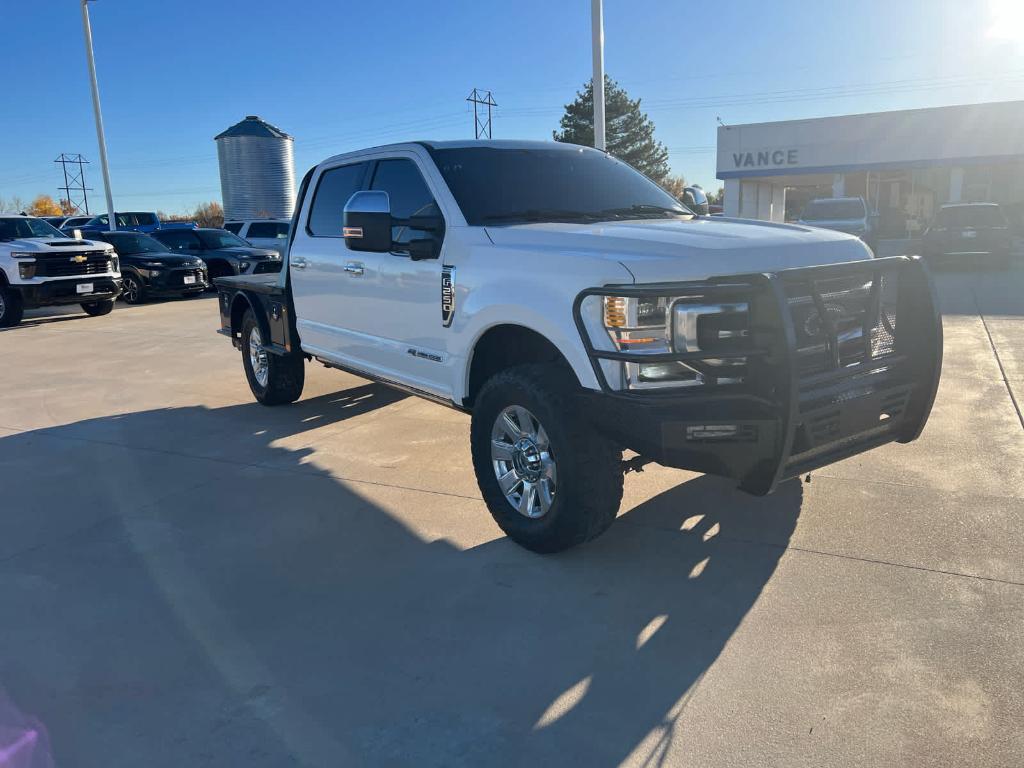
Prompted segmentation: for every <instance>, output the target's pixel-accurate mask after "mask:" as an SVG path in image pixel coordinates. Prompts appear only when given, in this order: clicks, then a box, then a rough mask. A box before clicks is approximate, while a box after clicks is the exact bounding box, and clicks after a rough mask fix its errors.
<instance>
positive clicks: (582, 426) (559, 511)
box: [470, 365, 622, 553]
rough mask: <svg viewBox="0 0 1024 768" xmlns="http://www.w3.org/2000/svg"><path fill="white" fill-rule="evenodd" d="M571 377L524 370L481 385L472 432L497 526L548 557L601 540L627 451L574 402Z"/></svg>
mask: <svg viewBox="0 0 1024 768" xmlns="http://www.w3.org/2000/svg"><path fill="white" fill-rule="evenodd" d="M577 388H578V384H577V383H576V382H575V380H574V379H573V377H572V374H571V372H569V371H567V370H565V369H564V368H563V367H561V366H555V365H523V366H517V367H515V368H510V369H508V370H505V371H503V372H501V373H499V374H497V375H495V376H494V377H492V378H491V379H490V380H488V381H487V383H486V384H484V386H483V388H482V389H481V390H480V394H479V395H478V396H477V398H476V403H475V405H474V408H473V420H472V425H471V427H470V443H471V448H472V453H473V468H474V470H475V471H476V477H477V483H478V484H479V486H480V492H481V494H483V498H484V502H485V503H486V504H487V508H488V510H489V511H490V513H491V515H492V516H493V517H494V520H495V522H497V524H498V526H499V527H500V528H501V529H502V530H503V531H504V532H505V533H506V534H507V535H508V536H509V538H511V539H512V540H513V541H515V542H516V543H517V544H519V545H520V546H523V547H525V548H526V549H529V550H531V551H533V552H540V553H549V552H561V551H562V550H565V549H569V548H570V547H574V546H576V545H577V544H582V543H583V542H585V541H589V540H590V539H593V538H596V537H597V536H599V535H601V534H602V533H604V531H605V530H607V529H608V527H609V526H610V525H611V524H612V522H614V520H615V515H616V513H617V512H618V509H619V504H620V502H621V501H622V466H621V462H622V451H621V449H620V448H619V447H618V446H617V445H615V444H614V443H613V442H612V441H610V440H609V439H607V438H606V437H604V436H603V435H601V434H600V433H599V432H598V431H597V430H596V429H595V428H594V427H593V424H592V422H591V421H590V420H589V419H588V418H587V417H586V415H585V414H584V413H583V410H582V408H581V407H580V404H579V403H578V401H577V398H576V397H575V391H576V389H577Z"/></svg>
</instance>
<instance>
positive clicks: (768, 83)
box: [0, 0, 1024, 212]
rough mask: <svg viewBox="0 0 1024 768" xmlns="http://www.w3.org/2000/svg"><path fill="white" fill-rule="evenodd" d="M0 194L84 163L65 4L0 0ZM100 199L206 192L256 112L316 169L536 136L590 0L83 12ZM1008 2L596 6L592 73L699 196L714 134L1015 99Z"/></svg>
mask: <svg viewBox="0 0 1024 768" xmlns="http://www.w3.org/2000/svg"><path fill="white" fill-rule="evenodd" d="M3 5H4V8H3V17H2V18H3V22H4V23H3V31H4V34H3V37H2V39H3V41H4V42H3V45H2V46H0V69H2V71H3V72H5V73H6V77H5V84H6V87H7V94H8V95H7V98H6V99H5V100H4V106H5V108H4V110H3V111H2V112H0V152H2V155H0V197H4V198H7V199H10V197H12V196H14V195H18V196H20V197H22V198H25V199H29V198H31V197H34V196H35V195H36V194H38V193H48V194H51V195H54V196H56V194H57V191H56V187H57V185H58V182H59V178H58V170H59V169H58V167H57V166H55V165H54V164H53V162H52V161H53V159H54V158H55V157H57V156H58V155H59V154H60V153H61V152H81V153H83V154H84V155H86V156H87V157H88V158H89V159H90V160H92V161H93V164H92V165H91V166H90V168H89V171H88V174H89V182H90V185H91V186H93V187H94V188H95V191H94V192H93V193H92V195H93V198H92V199H93V200H94V201H95V202H96V203H97V204H99V205H100V207H102V202H101V201H102V181H101V177H100V172H99V164H98V159H99V157H98V150H97V145H96V136H95V130H94V126H93V120H92V109H91V103H90V97H89V89H88V75H87V70H86V64H85V54H84V46H83V42H82V28H81V15H80V11H79V3H78V2H77V0H29V2H15V1H14V0H3ZM90 8H91V14H92V23H93V34H94V39H95V45H96V59H97V68H98V71H99V78H100V92H101V96H102V100H103V110H104V118H105V122H106V128H107V143H108V149H109V154H110V163H111V177H112V186H113V191H114V200H115V205H116V207H117V208H118V209H119V210H130V209H148V210H153V209H162V210H165V211H168V212H178V211H184V210H187V209H189V208H190V207H192V206H194V205H195V204H196V203H198V202H201V201H206V200H219V199H220V185H219V177H218V174H217V160H216V149H215V146H214V142H213V136H214V135H215V134H217V133H218V132H219V131H221V130H223V129H224V128H226V127H227V126H229V125H231V124H233V123H235V122H237V121H238V120H239V119H241V118H242V117H243V116H245V115H247V114H259V115H261V116H263V117H264V118H266V119H267V120H269V121H270V122H272V123H274V124H276V125H278V126H280V127H281V128H282V129H284V130H286V131H288V132H289V133H291V134H292V135H293V136H295V161H296V170H297V173H298V174H299V175H301V173H302V172H303V171H305V169H306V168H308V167H309V166H311V165H313V164H315V163H316V162H318V161H319V160H321V159H322V158H324V157H327V156H329V155H332V154H335V153H338V152H343V151H347V150H351V149H357V148H359V147H363V146H369V145H373V144H378V143H386V142H391V141H401V140H405V139H421V138H436V139H447V138H466V137H471V136H472V130H473V123H472V114H471V111H470V110H471V108H470V105H469V104H467V103H466V101H465V98H466V96H467V95H468V93H469V91H470V90H471V89H472V88H474V87H480V88H490V89H491V90H492V91H493V92H494V95H495V98H496V100H497V101H498V104H499V107H498V109H497V111H496V116H495V121H494V136H495V138H534V139H549V138H550V137H551V131H552V130H553V129H554V128H556V127H557V125H558V119H559V117H560V115H561V112H562V106H563V105H564V104H565V103H566V102H568V101H570V100H571V99H572V98H573V95H574V93H575V91H576V89H578V88H579V87H581V85H582V84H583V83H584V82H585V81H586V80H587V79H588V78H589V77H590V66H591V59H590V26H589V25H590V2H589V0H546V2H538V1H536V0H517V1H516V2H497V1H496V0H484V1H481V0H472V1H468V0H445V1H444V2H433V3H426V2H423V1H422V0H417V2H410V1H408V0H394V1H392V2H378V3H362V2H354V1H352V0H344V1H339V0H293V2H291V3H283V2H275V3H270V2H265V1H263V0H259V1H252V2H240V1H237V0H236V1H234V2H228V1H227V0H203V1H202V2H200V1H199V0H175V1H174V2H170V3H168V2H157V0H98V1H97V2H95V3H92V4H91V6H90ZM1020 8H1024V2H1021V0H971V1H970V2H963V0H959V1H958V2H946V1H945V0H885V1H882V2H869V1H867V0H859V1H858V2H853V1H852V0H848V1H846V2H833V1H832V0H828V1H827V2H822V1H821V0H818V1H817V2H810V1H807V2H797V1H796V0H791V1H788V2H787V1H783V0H776V1H775V2H770V3H766V2H763V0H758V1H757V2H748V1H747V0H733V1H732V2H725V3H719V2H696V1H694V2H679V1H678V0H660V2H656V1H655V0H605V28H606V32H605V38H606V43H605V60H606V69H607V72H608V74H609V75H610V76H612V77H613V78H616V79H617V80H618V81H619V82H620V84H622V85H623V86H624V87H625V88H626V89H627V90H628V91H629V93H630V95H632V96H634V97H637V96H639V97H641V98H642V99H643V103H644V106H645V109H646V111H647V112H648V114H649V115H650V117H651V118H652V119H653V121H654V123H655V125H656V128H657V132H656V135H657V137H658V138H659V139H660V140H661V141H662V142H663V143H664V144H665V145H666V146H667V147H668V148H669V150H670V162H671V165H672V169H673V171H674V172H675V173H679V174H683V175H685V177H686V178H687V180H689V181H691V182H698V183H701V184H703V185H704V186H705V187H708V188H717V187H718V186H719V182H717V181H716V180H715V169H714V157H715V156H714V146H715V136H716V132H715V127H716V122H715V120H716V116H719V115H720V116H721V117H722V119H723V120H724V121H725V122H727V123H731V124H737V123H747V122H760V121H765V120H784V119H792V118H800V117H813V116H821V115H838V114H847V113H854V112H870V111H876V110H886V109H901V108H911V107H925V106H939V105H945V104H960V103H971V102H979V101H996V100H1008V99H1022V98H1024V12H1022V11H1021V10H1020Z"/></svg>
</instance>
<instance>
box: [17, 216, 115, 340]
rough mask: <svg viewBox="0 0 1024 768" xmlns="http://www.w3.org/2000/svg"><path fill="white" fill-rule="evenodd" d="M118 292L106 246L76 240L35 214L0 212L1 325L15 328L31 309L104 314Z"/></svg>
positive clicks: (110, 252)
mask: <svg viewBox="0 0 1024 768" xmlns="http://www.w3.org/2000/svg"><path fill="white" fill-rule="evenodd" d="M120 292H121V271H120V264H119V263H118V257H117V253H116V252H115V251H114V248H113V246H111V245H110V244H109V243H104V242H93V241H91V240H75V239H73V238H70V237H68V236H67V235H64V234H63V233H62V232H60V230H58V229H56V228H55V227H53V226H52V225H50V224H48V223H46V222H45V221H43V220H42V219H38V218H36V217H34V216H25V215H23V214H0V327H11V326H15V325H17V324H18V323H20V322H21V319H22V316H23V313H24V310H25V309H32V308H35V307H45V306H55V305H66V304H80V305H81V307H82V309H83V311H85V312H86V313H87V314H89V315H92V316H98V315H105V314H108V313H109V312H110V311H111V310H112V309H113V308H114V300H115V299H116V298H117V296H118V294H120Z"/></svg>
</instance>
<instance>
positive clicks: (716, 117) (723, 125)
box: [715, 115, 731, 131]
mask: <svg viewBox="0 0 1024 768" xmlns="http://www.w3.org/2000/svg"><path fill="white" fill-rule="evenodd" d="M715 120H717V121H718V124H719V125H720V126H722V127H723V128H725V130H727V131H728V130H731V128H730V127H729V126H728V125H726V124H725V123H723V122H722V118H720V117H719V116H718V115H715Z"/></svg>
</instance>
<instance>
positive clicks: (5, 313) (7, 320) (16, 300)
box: [0, 285, 25, 328]
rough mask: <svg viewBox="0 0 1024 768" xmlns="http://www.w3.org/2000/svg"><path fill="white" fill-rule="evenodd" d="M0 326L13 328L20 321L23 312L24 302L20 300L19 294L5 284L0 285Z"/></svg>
mask: <svg viewBox="0 0 1024 768" xmlns="http://www.w3.org/2000/svg"><path fill="white" fill-rule="evenodd" d="M0 299H3V301H2V302H0V304H2V305H3V307H2V308H0V328H13V327H14V326H16V325H17V324H18V323H20V322H21V318H22V316H23V315H24V314H25V304H24V302H23V301H22V300H21V294H20V293H18V292H17V291H15V290H12V289H10V288H8V287H6V286H3V285H0Z"/></svg>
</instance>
